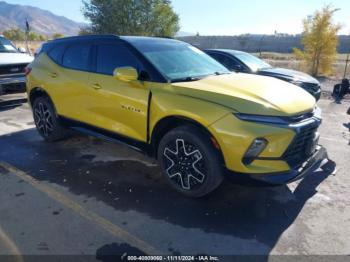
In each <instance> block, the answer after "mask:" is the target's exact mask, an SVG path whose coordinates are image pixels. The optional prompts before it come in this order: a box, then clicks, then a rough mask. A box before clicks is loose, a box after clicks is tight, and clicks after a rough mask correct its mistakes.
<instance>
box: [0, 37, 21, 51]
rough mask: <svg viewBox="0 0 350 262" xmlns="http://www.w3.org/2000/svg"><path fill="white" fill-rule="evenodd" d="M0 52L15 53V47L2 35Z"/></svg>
mask: <svg viewBox="0 0 350 262" xmlns="http://www.w3.org/2000/svg"><path fill="white" fill-rule="evenodd" d="M0 52H1V53H17V49H16V47H15V46H14V45H13V44H12V43H11V41H9V40H7V39H6V38H4V37H0Z"/></svg>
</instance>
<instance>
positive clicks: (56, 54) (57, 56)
mask: <svg viewBox="0 0 350 262" xmlns="http://www.w3.org/2000/svg"><path fill="white" fill-rule="evenodd" d="M64 49H65V46H64V45H59V46H55V47H54V48H53V49H51V50H50V51H49V53H48V55H49V57H50V58H51V59H52V60H53V61H55V62H56V63H57V64H61V63H62V54H63V52H64Z"/></svg>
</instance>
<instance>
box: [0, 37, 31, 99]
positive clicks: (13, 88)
mask: <svg viewBox="0 0 350 262" xmlns="http://www.w3.org/2000/svg"><path fill="white" fill-rule="evenodd" d="M21 51H22V52H21ZM21 51H20V50H18V49H17V48H16V47H15V46H14V45H13V44H12V43H11V41H9V40H8V39H6V38H5V37H3V36H0V95H2V94H4V93H8V92H24V91H25V83H26V82H25V68H26V67H27V65H28V64H29V63H31V62H32V61H33V57H32V56H30V55H28V54H26V53H23V50H21Z"/></svg>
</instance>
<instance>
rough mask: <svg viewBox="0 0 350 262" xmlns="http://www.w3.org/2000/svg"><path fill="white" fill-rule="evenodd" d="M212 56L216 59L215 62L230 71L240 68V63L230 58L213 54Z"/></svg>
mask: <svg viewBox="0 0 350 262" xmlns="http://www.w3.org/2000/svg"><path fill="white" fill-rule="evenodd" d="M211 56H212V57H213V58H215V60H217V61H218V62H219V63H221V64H223V65H224V66H225V67H226V68H227V69H229V70H235V69H237V68H238V67H239V66H240V64H239V63H238V62H236V61H235V60H234V59H231V58H229V57H228V56H226V55H222V54H211Z"/></svg>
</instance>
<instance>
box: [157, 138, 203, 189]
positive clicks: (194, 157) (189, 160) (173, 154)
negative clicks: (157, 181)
mask: <svg viewBox="0 0 350 262" xmlns="http://www.w3.org/2000/svg"><path fill="white" fill-rule="evenodd" d="M163 155H164V157H165V159H164V160H165V167H166V174H167V175H168V177H169V178H170V179H171V180H172V181H173V182H174V183H176V184H177V185H178V186H180V187H181V189H184V190H192V189H194V188H196V187H198V186H199V185H201V184H203V183H204V180H205V178H206V175H205V174H206V166H205V162H204V158H203V155H202V153H201V152H200V150H199V149H198V148H197V147H196V146H195V145H193V144H191V143H188V142H186V141H185V140H184V139H176V141H172V142H170V143H168V145H167V146H166V147H165V149H164V152H163Z"/></svg>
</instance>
